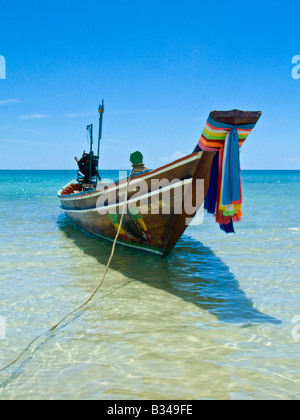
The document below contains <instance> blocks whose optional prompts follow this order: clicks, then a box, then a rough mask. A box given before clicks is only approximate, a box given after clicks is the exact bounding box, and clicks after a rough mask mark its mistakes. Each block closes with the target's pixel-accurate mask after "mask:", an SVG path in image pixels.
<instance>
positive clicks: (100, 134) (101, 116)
mask: <svg viewBox="0 0 300 420" xmlns="http://www.w3.org/2000/svg"><path fill="white" fill-rule="evenodd" d="M98 112H99V114H100V115H99V133H98V152H97V156H98V163H97V171H98V168H99V158H100V141H101V138H102V120H103V113H104V100H103V99H102V105H99V109H98Z"/></svg>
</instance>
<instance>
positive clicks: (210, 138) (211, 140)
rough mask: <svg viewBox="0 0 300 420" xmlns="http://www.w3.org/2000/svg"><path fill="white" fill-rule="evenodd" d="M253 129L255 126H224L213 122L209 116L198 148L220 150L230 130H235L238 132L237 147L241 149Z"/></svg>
mask: <svg viewBox="0 0 300 420" xmlns="http://www.w3.org/2000/svg"><path fill="white" fill-rule="evenodd" d="M254 127H255V124H244V125H240V126H235V125H230V124H225V123H221V122H218V121H215V120H214V119H213V118H212V117H211V116H209V117H208V120H207V122H206V125H205V127H204V130H203V133H202V135H201V137H200V140H199V143H198V146H199V147H200V148H201V149H202V150H205V151H215V150H220V149H221V148H222V147H224V143H225V139H226V136H227V134H228V133H229V132H230V131H231V129H232V128H235V129H236V130H237V132H238V136H239V146H240V147H241V145H242V144H243V143H244V141H245V140H246V138H247V137H248V136H249V134H250V133H251V131H252V130H253V128H254Z"/></svg>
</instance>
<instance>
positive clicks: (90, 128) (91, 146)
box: [86, 124, 93, 184]
mask: <svg viewBox="0 0 300 420" xmlns="http://www.w3.org/2000/svg"><path fill="white" fill-rule="evenodd" d="M86 129H87V130H88V132H89V133H90V173H89V183H90V184H91V182H92V165H93V124H91V125H88V126H87V127H86Z"/></svg>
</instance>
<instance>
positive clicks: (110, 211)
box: [58, 152, 214, 256]
mask: <svg viewBox="0 0 300 420" xmlns="http://www.w3.org/2000/svg"><path fill="white" fill-rule="evenodd" d="M213 157H214V153H211V152H196V153H193V154H191V155H188V156H186V157H184V158H182V159H179V160H177V161H175V162H172V163H170V164H169V165H166V166H163V167H161V168H158V169H156V170H154V171H150V172H146V173H145V174H142V175H138V176H134V177H132V179H131V181H130V184H129V188H128V198H127V202H128V207H129V208H128V210H127V212H126V213H125V214H124V219H123V223H122V227H121V230H120V235H119V238H118V241H117V243H118V244H121V245H125V246H129V247H132V248H134V249H139V250H142V251H147V252H151V253H154V254H158V255H161V256H166V255H168V254H169V252H170V251H171V250H172V249H173V248H174V246H175V245H176V243H177V241H178V240H179V238H180V237H181V236H182V234H183V232H184V231H185V230H186V228H187V226H188V225H189V223H190V222H191V220H192V219H193V217H194V216H195V214H196V213H197V211H198V210H199V208H200V207H201V205H202V204H203V200H204V197H205V195H206V192H207V189H208V186H209V175H210V168H211V164H212V160H213ZM197 180H198V181H197ZM201 180H202V181H201ZM141 184H142V185H143V188H142V189H141V188H140V185H141ZM153 185H159V186H160V187H159V188H158V189H154V190H153ZM127 187H128V182H127V180H124V181H122V182H119V183H118V184H116V185H113V186H111V187H109V188H107V189H105V190H100V191H95V190H94V191H92V192H86V193H84V192H79V193H78V192H77V193H73V194H66V195H64V194H63V192H64V191H67V192H69V191H72V187H71V186H70V185H69V186H67V187H65V188H64V189H62V190H61V191H60V192H59V193H58V196H59V199H60V201H61V207H62V209H63V210H64V212H65V213H66V215H67V216H68V217H69V218H70V219H71V220H72V221H73V222H74V223H76V224H77V225H78V226H79V227H80V228H81V229H83V230H85V231H86V232H89V233H91V234H93V235H96V236H98V237H101V238H103V239H106V240H109V241H113V240H114V239H115V236H116V233H117V229H118V227H119V221H120V217H121V214H122V212H123V209H124V196H125V193H126V189H127ZM73 188H76V187H73ZM196 195H197V196H198V197H197V200H195V197H196ZM105 197H106V198H107V202H108V203H109V202H110V199H112V202H113V203H112V204H108V205H106V206H105V205H102V206H101V205H100V206H99V201H101V200H102V201H103V200H104V198H105ZM186 203H188V206H187V204H186ZM187 207H189V208H188V209H187Z"/></svg>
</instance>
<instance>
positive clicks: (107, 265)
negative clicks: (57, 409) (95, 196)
mask: <svg viewBox="0 0 300 420" xmlns="http://www.w3.org/2000/svg"><path fill="white" fill-rule="evenodd" d="M132 172H133V171H131V172H130V175H129V178H128V181H127V187H126V194H125V198H124V204H123V209H122V214H121V219H120V223H119V227H118V230H117V233H116V236H115V239H114V242H113V246H112V249H111V253H110V257H109V259H108V262H107V264H106V267H105V269H104V272H103V275H102V278H101V281H100V283H99V284H98V286H97V287H96V289H95V290H94V291H93V293H92V294H91V296H90V297H89V298H88V299H87V300H86V301H85V302H84V303H83V304H82V305H80V306H78V308H76V309H74V310H73V311H71V312H70V313H68V314H67V315H66V316H64V317H63V318H62V319H61V320H60V321H59V322H58V323H57V324H55V325H54V326H53V327H51V328H50V329H49V330H48V331H46V332H45V333H43V334H41V335H39V336H38V337H35V338H34V339H33V340H32V341H31V342H30V343H29V344H28V345H27V347H25V348H24V350H22V352H21V353H20V354H19V355H18V357H16V358H15V360H13V361H12V362H10V363H9V364H7V365H6V366H4V367H3V368H1V369H0V372H3V371H4V370H7V369H8V368H9V367H11V366H13V365H14V364H16V363H17V362H18V361H19V360H20V359H21V357H22V356H23V355H24V354H25V353H26V352H27V351H28V350H29V349H30V347H31V346H32V345H33V344H34V343H35V342H36V341H37V340H38V339H39V338H41V337H43V336H44V335H46V334H48V333H49V332H53V331H55V330H56V329H57V328H58V327H59V326H60V325H61V324H62V323H63V322H64V321H65V320H66V319H67V318H69V317H70V316H71V315H73V314H75V313H76V312H78V311H80V309H82V308H83V307H84V306H86V305H87V304H88V303H89V302H90V301H91V300H92V299H93V298H94V296H95V295H96V293H97V292H98V290H99V289H100V287H101V286H102V284H103V282H104V279H105V277H106V274H107V272H108V269H109V266H110V263H111V261H112V259H113V256H114V253H115V248H116V243H117V240H118V237H119V235H120V231H121V228H122V224H123V219H124V214H125V209H126V205H127V198H128V189H129V183H130V180H131V176H132Z"/></svg>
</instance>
